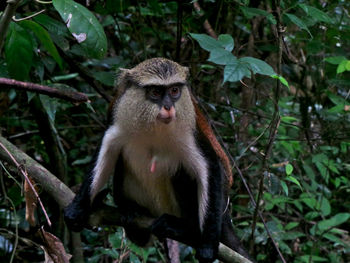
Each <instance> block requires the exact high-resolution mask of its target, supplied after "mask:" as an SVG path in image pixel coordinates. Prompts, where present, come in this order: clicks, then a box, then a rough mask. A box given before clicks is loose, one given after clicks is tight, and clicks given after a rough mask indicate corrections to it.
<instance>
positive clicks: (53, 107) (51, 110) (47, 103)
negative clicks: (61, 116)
mask: <svg viewBox="0 0 350 263" xmlns="http://www.w3.org/2000/svg"><path fill="white" fill-rule="evenodd" d="M39 97H40V101H41V103H42V105H43V107H44V109H45V111H46V113H47V114H48V115H49V118H50V120H51V122H52V123H54V122H55V116H56V111H57V106H58V102H57V100H55V99H52V98H50V97H49V96H46V95H42V94H40V95H39Z"/></svg>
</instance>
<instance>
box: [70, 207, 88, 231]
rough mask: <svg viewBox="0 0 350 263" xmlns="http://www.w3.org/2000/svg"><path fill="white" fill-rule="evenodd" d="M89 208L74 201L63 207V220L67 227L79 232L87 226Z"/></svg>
mask: <svg viewBox="0 0 350 263" xmlns="http://www.w3.org/2000/svg"><path fill="white" fill-rule="evenodd" d="M89 215H90V208H89V207H87V206H81V205H80V204H78V203H75V202H74V201H73V202H72V203H70V204H69V205H68V206H67V207H66V208H65V209H64V220H65V222H66V224H67V226H68V228H69V229H70V230H72V231H74V232H80V231H81V230H83V228H84V227H86V226H87V221H88V219H89Z"/></svg>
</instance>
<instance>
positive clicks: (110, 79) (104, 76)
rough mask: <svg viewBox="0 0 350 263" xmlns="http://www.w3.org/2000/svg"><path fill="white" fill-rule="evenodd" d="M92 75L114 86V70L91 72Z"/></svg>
mask: <svg viewBox="0 0 350 263" xmlns="http://www.w3.org/2000/svg"><path fill="white" fill-rule="evenodd" d="M93 76H94V78H95V79H97V80H98V81H99V82H101V83H103V84H104V85H106V86H110V87H114V84H115V72H93Z"/></svg>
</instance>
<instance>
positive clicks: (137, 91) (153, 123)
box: [114, 58, 195, 130]
mask: <svg viewBox="0 0 350 263" xmlns="http://www.w3.org/2000/svg"><path fill="white" fill-rule="evenodd" d="M187 77H188V68H187V67H183V66H181V65H179V64H178V63H176V62H173V61H171V60H168V59H165V58H153V59H149V60H146V61H144V62H142V63H140V64H139V65H137V66H136V67H134V68H132V69H123V70H122V71H121V74H120V76H119V80H118V89H119V90H118V92H119V94H120V96H119V99H118V100H117V102H116V103H115V105H114V108H116V111H115V112H116V114H115V118H116V120H117V121H118V123H122V124H123V125H124V126H127V128H129V129H132V130H135V129H140V128H142V129H143V130H144V129H148V130H149V129H151V128H157V127H160V128H165V127H166V126H169V127H172V126H173V125H175V123H176V126H177V127H178V126H183V127H189V128H194V125H195V114H194V109H193V104H192V101H191V96H190V92H189V89H188V87H187ZM169 127H166V128H169Z"/></svg>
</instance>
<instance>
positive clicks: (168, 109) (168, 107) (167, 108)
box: [163, 105, 171, 111]
mask: <svg viewBox="0 0 350 263" xmlns="http://www.w3.org/2000/svg"><path fill="white" fill-rule="evenodd" d="M163 107H164V109H166V110H167V111H170V109H171V106H169V105H164V106H163Z"/></svg>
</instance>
